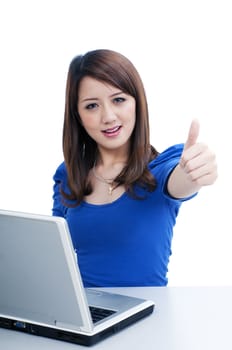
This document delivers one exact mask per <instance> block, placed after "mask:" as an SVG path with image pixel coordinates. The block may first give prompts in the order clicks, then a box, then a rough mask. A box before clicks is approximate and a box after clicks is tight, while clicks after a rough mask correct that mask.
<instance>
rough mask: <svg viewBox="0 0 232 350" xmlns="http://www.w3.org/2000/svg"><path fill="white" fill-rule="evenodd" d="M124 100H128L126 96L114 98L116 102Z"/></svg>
mask: <svg viewBox="0 0 232 350" xmlns="http://www.w3.org/2000/svg"><path fill="white" fill-rule="evenodd" d="M124 101H126V99H125V98H124V97H115V98H114V102H115V103H122V102H124Z"/></svg>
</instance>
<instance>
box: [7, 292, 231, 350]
mask: <svg viewBox="0 0 232 350" xmlns="http://www.w3.org/2000/svg"><path fill="white" fill-rule="evenodd" d="M108 290H110V291H114V292H119V293H124V294H128V295H134V296H138V297H143V298H148V299H152V300H154V301H155V304H156V308H155V311H154V313H153V314H152V315H150V316H148V317H147V318H145V319H143V320H141V321H139V322H137V323H136V324H133V325H132V326H130V327H128V328H126V329H124V330H122V331H121V332H119V333H117V334H115V335H113V336H112V337H110V338H107V339H106V340H103V341H102V342H100V343H98V344H96V345H94V346H93V347H90V348H89V349H91V348H92V349H94V350H97V349H101V350H114V349H115V350H116V349H117V350H124V349H125V350H136V349H138V350H150V349H151V350H232V286H231V287H162V288H161V287H156V288H151V287H149V288H125V289H124V288H114V289H108ZM0 349H1V350H15V349H17V350H41V349H43V350H77V349H82V350H83V349H87V347H85V346H80V345H75V344H71V343H65V342H63V341H56V340H51V339H47V338H43V337H38V336H32V335H28V334H23V333H19V332H16V331H10V330H4V329H0Z"/></svg>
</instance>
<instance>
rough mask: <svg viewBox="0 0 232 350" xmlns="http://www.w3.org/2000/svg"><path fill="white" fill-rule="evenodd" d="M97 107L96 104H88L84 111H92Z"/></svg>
mask: <svg viewBox="0 0 232 350" xmlns="http://www.w3.org/2000/svg"><path fill="white" fill-rule="evenodd" d="M96 107H97V104H96V103H90V104H88V105H87V106H86V107H85V108H86V109H94V108H96Z"/></svg>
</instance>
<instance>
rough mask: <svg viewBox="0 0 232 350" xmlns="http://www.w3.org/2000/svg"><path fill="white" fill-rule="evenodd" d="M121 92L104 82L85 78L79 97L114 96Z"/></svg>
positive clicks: (80, 85)
mask: <svg viewBox="0 0 232 350" xmlns="http://www.w3.org/2000/svg"><path fill="white" fill-rule="evenodd" d="M115 92H120V89H118V88H117V87H115V86H113V85H111V84H108V83H106V82H104V81H100V80H97V79H94V78H92V77H89V76H86V77H84V78H83V79H82V80H81V82H80V84H79V97H80V98H81V97H86V96H89V97H91V96H95V97H96V96H97V95H99V94H113V93H115Z"/></svg>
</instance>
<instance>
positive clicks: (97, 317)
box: [89, 306, 116, 323]
mask: <svg viewBox="0 0 232 350" xmlns="http://www.w3.org/2000/svg"><path fill="white" fill-rule="evenodd" d="M89 310H90V314H91V316H92V320H93V323H96V322H99V321H101V320H103V319H104V318H106V317H108V316H111V315H112V314H114V313H115V312H116V311H114V310H108V309H102V308H99V307H95V306H89Z"/></svg>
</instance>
